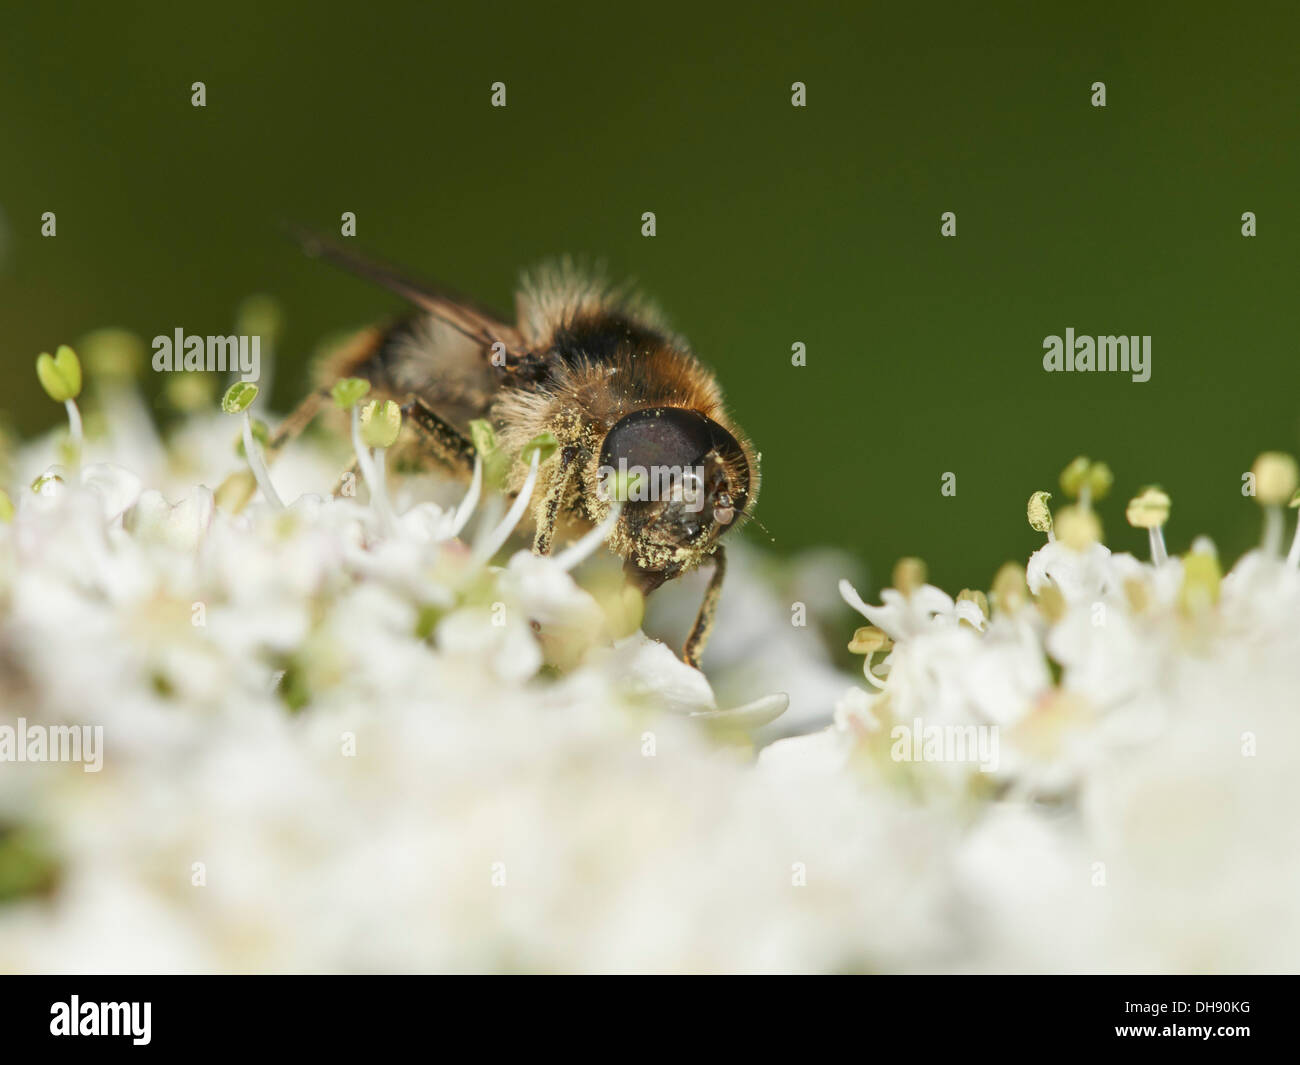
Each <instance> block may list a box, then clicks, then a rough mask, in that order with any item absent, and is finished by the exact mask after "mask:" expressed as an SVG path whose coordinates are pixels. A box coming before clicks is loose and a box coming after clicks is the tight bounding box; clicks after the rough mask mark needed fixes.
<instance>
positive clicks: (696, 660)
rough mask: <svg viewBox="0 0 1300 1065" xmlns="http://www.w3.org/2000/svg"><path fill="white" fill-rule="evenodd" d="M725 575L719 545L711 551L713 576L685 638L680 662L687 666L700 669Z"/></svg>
mask: <svg viewBox="0 0 1300 1065" xmlns="http://www.w3.org/2000/svg"><path fill="white" fill-rule="evenodd" d="M726 575H727V556H726V554H725V553H724V552H723V548H722V545H721V544H719V545H718V546H717V547H715V548H714V549H713V576H712V577H710V578H709V586H708V587H707V588H706V589H705V590H704V601H703V602H702V603H700V609H699V613H697V614H696V615H695V624H694V625H692V626H691V633H690V635H689V636H687V637H686V644H685V646H684V647H683V648H682V661H684V662H685V663H686V664H687V665H688V666H694V667H695V668H696V669H699V668H700V656H701V655H702V654H704V645H705V644H707V643H708V642H709V633H711V632H712V631H713V620H714V617H715V616H716V615H717V613H718V598H719V597H720V596H721V595H722V578H723V577H725V576H726Z"/></svg>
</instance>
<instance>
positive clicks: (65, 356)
mask: <svg viewBox="0 0 1300 1065" xmlns="http://www.w3.org/2000/svg"><path fill="white" fill-rule="evenodd" d="M36 376H37V377H39V378H40V381H41V387H42V388H44V389H45V392H46V394H47V395H48V396H49V397H50V399H52V400H54V402H56V403H66V402H67V401H68V400H70V399H76V398H77V397H78V396H79V395H81V362H80V360H79V359H78V358H77V353H76V352H75V351H73V350H72V349H71V348H70V347H68V345H67V344H60V345H59V347H58V350H57V351H56V352H55V353H54V355H52V356H51V355H50V354H49V353H48V352H42V353H41V354H40V355H39V356H38V357H37V359H36Z"/></svg>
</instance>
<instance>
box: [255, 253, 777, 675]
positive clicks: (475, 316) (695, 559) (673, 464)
mask: <svg viewBox="0 0 1300 1065" xmlns="http://www.w3.org/2000/svg"><path fill="white" fill-rule="evenodd" d="M299 239H300V241H301V242H302V244H303V246H304V248H305V250H306V251H307V252H308V254H310V255H313V256H318V257H321V258H324V259H326V260H327V261H330V262H333V263H335V264H336V265H339V266H342V267H343V268H345V269H347V270H349V271H351V272H353V273H356V274H359V275H361V276H363V277H365V278H368V279H370V280H372V281H375V282H377V283H379V284H382V285H383V286H385V287H387V288H388V289H390V290H392V291H393V292H395V293H397V294H398V295H400V296H402V297H403V298H404V299H406V300H407V301H408V302H409V303H411V304H412V305H413V306H414V308H415V311H414V313H412V314H410V315H409V316H407V317H405V318H402V319H400V320H398V321H396V322H395V323H392V324H389V325H385V326H382V327H376V328H373V329H369V330H366V331H365V332H364V333H362V334H361V335H360V336H358V337H357V338H355V339H354V340H353V341H352V342H350V343H349V344H348V345H347V346H346V348H345V349H344V350H343V351H341V352H340V353H339V354H338V355H337V356H335V357H334V358H332V359H331V360H329V362H328V365H327V366H326V367H325V374H324V376H325V378H326V380H324V381H323V382H322V384H323V385H324V386H325V387H324V388H322V389H321V390H320V391H318V392H316V393H314V394H313V395H311V396H309V397H308V398H307V399H306V400H305V401H304V403H303V404H302V405H301V406H300V407H299V408H298V410H296V411H295V412H294V413H293V414H291V415H290V416H289V418H288V419H286V421H285V423H284V424H283V425H282V426H281V427H280V429H279V431H278V432H277V433H276V434H275V436H274V437H273V439H272V441H271V450H272V452H274V451H275V450H276V449H278V448H279V447H280V446H282V445H283V443H284V442H285V441H287V440H288V439H291V438H292V437H293V436H295V435H296V434H297V433H298V432H300V431H301V429H302V428H303V427H304V426H305V425H306V424H307V423H308V422H309V421H310V420H311V418H312V417H314V415H315V413H316V412H317V410H318V409H319V408H320V407H321V406H322V405H323V403H324V401H325V399H326V398H327V397H328V395H329V392H328V388H329V386H330V385H331V384H332V383H333V382H334V381H336V380H338V379H341V378H343V377H361V378H364V379H365V380H367V381H369V382H370V384H371V387H372V389H373V390H374V393H375V394H376V395H378V396H379V397H380V398H388V399H393V400H395V401H397V402H398V403H399V404H400V405H401V407H402V410H403V412H404V414H405V415H406V418H405V421H406V422H407V424H409V425H411V426H412V427H413V428H414V430H415V432H416V433H417V434H418V436H419V447H420V449H421V450H422V451H425V452H427V453H428V454H429V456H430V457H432V458H433V459H434V460H435V461H436V462H437V463H438V464H440V465H441V466H443V467H445V468H446V469H448V470H449V471H451V472H452V473H454V474H456V475H458V476H460V477H462V478H465V479H468V477H469V476H470V474H471V473H472V471H473V467H474V457H475V447H474V444H473V442H472V439H471V431H470V423H471V422H473V421H474V420H476V419H486V420H487V421H488V422H489V423H490V424H491V426H492V427H493V429H494V431H495V433H496V437H497V440H498V442H499V445H500V447H501V449H502V451H503V452H504V453H505V454H506V456H507V457H509V458H510V459H511V460H512V462H511V470H512V471H513V473H512V480H511V481H508V482H507V488H508V489H509V490H511V491H513V492H516V493H517V492H518V490H519V488H520V486H521V484H522V482H523V480H524V476H525V472H526V471H525V466H526V464H525V463H523V462H521V461H514V460H517V459H518V458H519V456H520V455H521V453H522V451H523V449H524V447H525V445H526V444H528V443H529V442H530V441H532V440H534V439H536V438H537V437H538V436H539V435H540V434H542V433H545V432H550V433H552V434H553V435H554V437H555V440H556V441H557V442H558V447H557V448H556V449H555V451H554V453H553V454H551V455H550V456H549V457H548V458H547V460H546V461H545V462H544V463H543V464H542V466H541V467H540V468H539V470H538V476H537V482H536V489H535V492H534V496H533V502H532V506H531V509H532V518H533V524H534V527H535V533H534V538H533V550H534V551H535V552H536V553H538V554H548V553H549V552H550V550H551V545H552V542H553V540H554V538H555V534H556V531H557V528H560V529H563V530H564V531H565V532H566V533H568V532H572V533H577V532H580V531H583V530H586V529H590V528H592V527H594V526H595V525H597V524H599V523H600V522H602V521H603V520H604V519H605V518H606V517H607V516H608V515H609V508H610V505H611V499H610V492H609V491H608V484H609V482H608V480H607V478H608V477H609V474H610V473H611V471H615V470H635V471H636V472H637V475H638V476H641V475H642V473H643V471H644V472H646V473H648V474H649V477H650V485H651V486H653V485H654V484H655V483H658V484H659V486H660V487H662V486H664V485H665V484H668V485H670V487H669V490H668V491H661V492H650V493H649V494H650V495H651V498H637V497H633V498H632V500H631V501H628V502H625V503H624V506H623V508H622V510H621V512H620V514H619V516H618V519H617V521H616V523H615V524H614V526H613V529H612V531H611V533H610V535H609V538H608V544H609V546H610V548H611V549H612V550H613V551H614V552H615V553H616V554H617V555H618V556H619V557H621V558H622V559H623V560H624V567H623V568H624V573H625V574H626V576H627V578H628V579H629V580H630V581H631V582H632V583H633V584H634V585H635V586H636V587H637V588H638V589H639V590H640V591H641V593H642V594H643V595H648V594H649V593H650V592H652V591H654V590H655V589H656V588H658V587H660V586H661V585H662V584H664V583H665V582H666V581H670V580H672V579H673V578H674V577H677V576H679V575H680V574H682V573H686V572H688V571H690V570H693V569H695V568H696V567H698V566H700V565H701V564H703V563H705V562H706V561H707V562H710V563H711V564H712V567H713V572H712V575H711V579H710V581H709V584H708V587H707V590H706V591H705V594H704V600H703V602H702V603H701V605H700V608H699V611H698V613H697V615H696V618H695V622H694V624H693V625H692V627H691V631H690V634H689V635H688V636H687V638H686V642H685V644H684V646H683V649H682V658H683V659H684V660H685V661H686V663H687V664H689V665H692V666H695V667H697V668H698V666H699V663H700V655H701V653H702V652H703V650H704V646H705V644H706V642H707V641H708V638H709V633H710V630H711V629H712V627H713V620H714V615H715V612H716V609H717V603H718V597H719V594H720V592H721V588H722V581H723V577H724V574H725V570H726V561H725V555H724V553H723V546H722V544H721V542H720V538H721V537H722V536H723V534H725V533H726V532H727V531H728V530H729V529H732V528H734V527H735V526H736V525H737V524H739V523H740V522H741V520H743V519H745V518H748V517H749V516H750V514H751V513H752V511H753V508H754V504H755V501H756V500H757V498H758V487H759V470H758V456H757V454H756V452H755V451H754V448H753V445H752V444H751V443H750V442H749V441H748V440H747V439H746V437H745V435H744V434H743V433H742V432H741V431H740V429H739V428H738V427H737V426H736V425H735V423H734V422H733V421H732V420H731V418H730V417H729V416H728V414H727V411H726V409H725V407H724V405H723V399H722V392H721V390H720V389H719V387H718V383H717V381H716V380H715V379H714V377H713V375H712V374H711V373H710V372H709V371H708V370H707V369H705V367H704V366H703V365H701V363H700V362H699V361H698V360H697V359H696V358H695V356H694V355H693V354H691V351H690V349H689V347H688V346H687V344H686V342H685V341H684V340H683V339H682V338H681V337H679V336H677V335H675V334H674V333H673V332H671V331H670V329H669V328H668V326H667V325H666V323H665V322H664V320H663V319H662V317H661V316H660V315H659V313H658V312H657V311H656V310H655V309H654V308H652V307H651V306H650V305H649V304H647V303H646V302H644V301H643V300H642V299H640V298H639V297H637V296H636V295H634V294H632V293H631V292H630V291H629V290H628V289H626V288H625V287H618V286H613V285H610V284H609V283H607V282H606V281H604V280H603V279H601V278H600V277H599V276H597V275H594V274H591V273H588V272H585V271H583V270H580V269H578V268H577V267H575V266H574V265H573V264H572V263H570V262H568V261H564V262H560V263H556V264H552V265H549V266H546V267H543V268H542V269H540V270H538V271H536V272H535V273H532V274H526V275H525V276H524V278H523V280H522V282H521V284H520V286H519V289H518V292H517V294H516V308H515V322H514V324H510V323H508V322H506V321H505V320H504V319H503V318H502V317H501V316H500V315H497V314H493V313H491V312H490V311H487V310H484V309H482V308H480V307H478V306H477V305H475V304H474V303H472V302H470V301H468V300H465V299H462V298H460V297H458V296H455V295H452V294H451V293H450V292H448V291H447V290H445V289H443V288H441V287H438V286H430V285H427V284H424V283H422V282H416V281H413V280H410V279H408V278H407V277H406V276H404V275H403V274H401V273H399V272H398V271H395V270H393V269H391V268H389V267H386V266H382V265H379V264H377V263H373V262H370V261H368V260H365V259H362V258H360V257H358V256H355V255H353V254H352V253H350V252H345V251H343V250H342V249H340V248H338V247H336V246H334V245H332V244H329V243H327V242H325V241H322V240H320V239H319V238H316V237H314V236H310V235H308V236H303V235H301V234H300V235H299ZM654 471H659V473H658V475H657V476H658V481H657V482H656V481H655V476H656V475H655V473H654ZM663 471H668V473H669V476H668V477H667V478H665V477H664V475H663Z"/></svg>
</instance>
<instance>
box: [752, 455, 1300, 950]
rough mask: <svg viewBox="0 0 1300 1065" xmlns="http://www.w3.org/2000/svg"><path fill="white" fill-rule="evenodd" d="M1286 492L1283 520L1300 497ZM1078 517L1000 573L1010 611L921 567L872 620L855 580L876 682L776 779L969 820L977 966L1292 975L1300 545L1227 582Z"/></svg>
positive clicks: (1246, 567)
mask: <svg viewBox="0 0 1300 1065" xmlns="http://www.w3.org/2000/svg"><path fill="white" fill-rule="evenodd" d="M1266 458H1267V456H1266ZM1288 461H1289V460H1288ZM1290 468H1291V469H1292V470H1294V464H1293V463H1292V464H1291V466H1290ZM1285 480H1286V484H1285V486H1284V491H1281V492H1277V493H1274V495H1275V496H1276V497H1277V498H1274V499H1262V500H1261V501H1262V502H1264V503H1265V504H1266V506H1270V507H1274V508H1276V507H1279V506H1280V502H1279V500H1281V499H1285V498H1287V497H1289V496H1290V495H1291V494H1292V493H1293V492H1294V491H1295V478H1294V475H1293V474H1292V475H1291V476H1290V477H1289V479H1285ZM1140 498H1141V497H1140ZM1136 502H1138V501H1135V503H1136ZM1032 506H1033V501H1031V518H1032V515H1033V509H1032ZM1163 506H1164V510H1163V512H1162V516H1161V518H1160V523H1163V519H1164V516H1167V512H1168V499H1167V497H1164V503H1163ZM1070 511H1072V512H1073V513H1071V512H1070ZM1070 511H1065V512H1062V519H1063V520H1062V523H1061V527H1062V533H1063V538H1062V539H1061V540H1058V539H1056V538H1055V536H1054V535H1052V533H1051V531H1050V530H1049V537H1050V540H1049V542H1048V543H1047V544H1046V545H1045V546H1043V547H1042V548H1041V549H1040V550H1038V551H1037V552H1036V553H1035V554H1034V555H1033V556H1032V557H1031V559H1030V560H1029V563H1028V566H1027V567H1026V568H1024V569H1021V568H1020V567H1017V566H1014V565H1010V564H1009V565H1008V566H1006V567H1004V569H1003V571H1002V572H1001V573H1000V574H999V575H998V579H997V581H996V582H995V585H994V588H993V609H992V616H991V617H990V616H989V610H988V601H987V598H986V597H985V596H984V595H983V594H982V593H974V594H972V593H963V595H962V597H961V598H960V599H958V600H957V601H954V600H953V599H952V598H950V597H949V596H948V595H946V594H945V593H944V592H942V591H941V590H940V589H938V588H935V587H933V586H931V585H928V584H925V583H924V582H923V576H922V575H921V574H920V573H919V572H918V569H917V568H916V567H915V566H913V567H911V568H910V569H909V567H908V566H907V565H900V567H899V570H898V571H896V575H895V576H896V580H895V583H896V584H898V585H900V586H901V588H902V590H899V589H887V590H886V591H885V592H884V603H883V605H881V606H877V607H872V606H869V605H867V604H865V603H863V602H862V600H861V598H860V597H859V596H858V595H857V593H856V592H855V591H854V590H853V589H852V587H850V586H849V585H848V584H847V583H844V584H842V586H841V591H842V594H843V595H844V598H845V600H846V601H847V602H848V603H849V604H850V605H851V606H853V607H854V608H855V609H857V610H859V611H860V612H861V613H862V614H863V615H864V616H865V617H866V618H867V620H868V621H870V622H871V623H872V625H871V626H869V627H867V628H864V629H862V630H859V634H858V636H856V637H855V641H854V645H851V647H852V649H855V650H859V651H862V652H863V653H865V654H867V658H866V662H865V665H864V672H865V674H866V677H867V680H868V681H869V684H870V688H869V690H864V689H856V690H854V691H853V692H851V693H850V694H849V695H847V696H846V697H845V698H844V699H842V700H841V701H840V703H839V705H838V707H837V710H836V714H835V721H834V724H833V725H832V726H831V727H830V728H829V729H827V730H826V731H824V732H821V733H816V734H813V735H811V736H805V737H799V738H795V739H789V740H783V741H781V742H778V743H776V744H773V745H772V746H770V747H768V748H766V749H765V750H764V751H763V752H762V755H761V757H760V767H763V768H767V769H779V770H781V771H783V772H784V773H786V774H788V775H789V776H790V777H791V778H793V779H804V780H806V779H810V778H811V779H818V778H821V777H824V776H827V775H830V776H842V775H849V776H853V777H855V778H857V779H858V780H860V781H862V780H870V781H872V782H873V783H872V784H871V785H870V787H871V788H872V789H873V790H877V789H884V790H887V791H891V792H901V793H905V794H910V795H912V796H914V798H915V800H916V801H917V802H918V803H921V804H922V805H924V806H926V807H927V808H928V809H931V810H934V809H938V808H947V809H948V810H949V811H950V812H951V816H952V817H953V818H955V819H956V820H958V821H960V822H961V823H963V825H964V826H965V827H964V829H963V838H962V842H961V844H960V846H959V847H957V848H956V849H955V850H954V852H953V853H952V856H951V857H952V859H953V865H952V868H951V873H952V876H953V878H954V879H953V881H952V882H951V883H950V886H951V887H952V888H953V890H954V892H955V893H956V894H957V895H958V896H959V897H960V898H961V899H962V900H963V904H964V905H965V906H966V907H967V909H966V910H965V911H964V913H965V916H966V920H967V922H968V925H967V927H968V929H969V930H970V931H971V932H972V933H973V939H972V942H971V944H970V953H969V954H968V955H967V956H966V957H965V958H962V959H959V960H957V961H956V962H955V964H956V965H957V966H958V967H959V968H962V969H978V970H981V971H988V970H1021V971H1023V970H1029V971H1054V970H1062V971H1074V972H1079V971H1086V972H1101V971H1120V972H1135V971H1138V972H1152V971H1154V972H1166V971H1187V972H1207V971H1208V972H1225V971H1226V972H1240V971H1266V972H1272V971H1295V970H1296V969H1297V968H1300V905H1297V900H1298V899H1300V820H1298V819H1297V818H1296V816H1295V811H1296V810H1297V809H1300V774H1297V772H1296V765H1297V760H1298V759H1300V714H1298V713H1297V711H1300V572H1298V571H1297V566H1296V552H1293V554H1292V557H1291V558H1290V559H1287V560H1284V559H1283V558H1282V557H1281V554H1280V552H1279V551H1278V550H1277V549H1276V547H1277V545H1276V537H1270V535H1269V534H1268V533H1267V532H1266V546H1265V548H1264V549H1261V550H1257V551H1252V552H1250V553H1248V554H1246V555H1245V556H1243V557H1242V558H1241V559H1240V560H1239V561H1238V563H1237V565H1236V566H1235V567H1234V568H1233V570H1232V572H1231V573H1229V574H1228V575H1227V576H1226V577H1222V578H1220V572H1219V564H1218V560H1217V558H1216V557H1215V553H1214V548H1213V546H1212V545H1211V544H1209V543H1208V541H1204V540H1202V541H1198V543H1197V544H1196V545H1195V546H1194V548H1193V550H1192V552H1191V553H1189V554H1188V555H1187V556H1185V557H1183V558H1177V557H1175V558H1169V557H1167V556H1165V554H1164V550H1163V546H1164V545H1163V540H1162V539H1160V541H1159V544H1158V547H1156V539H1157V537H1156V536H1155V535H1153V547H1155V548H1156V549H1155V550H1153V561H1152V562H1140V561H1139V560H1138V559H1136V558H1135V557H1133V556H1132V555H1128V554H1112V553H1111V552H1110V551H1109V550H1107V548H1106V547H1105V546H1104V545H1102V544H1101V543H1100V542H1097V541H1096V540H1094V539H1092V536H1093V535H1095V534H1096V533H1097V532H1099V526H1097V525H1096V523H1095V519H1093V518H1091V516H1090V512H1089V511H1088V503H1087V497H1086V493H1085V494H1084V500H1083V503H1082V507H1081V508H1080V507H1074V508H1070ZM1129 513H1130V520H1134V515H1135V513H1137V512H1136V511H1135V510H1134V505H1133V504H1130V511H1129ZM1276 513H1277V512H1276V511H1275V514H1276ZM1067 520H1068V521H1070V522H1082V527H1083V535H1082V536H1080V535H1079V526H1078V525H1072V527H1070V528H1069V530H1068V533H1069V535H1065V534H1066V532H1067V530H1066V521H1067ZM1047 524H1048V525H1050V517H1049V518H1047ZM1134 524H1140V525H1143V527H1146V525H1145V524H1144V523H1143V522H1141V521H1140V520H1134ZM1150 525H1151V527H1152V528H1153V534H1154V533H1158V531H1159V530H1158V523H1155V522H1152V523H1150ZM1273 525H1274V522H1273V520H1272V519H1270V520H1269V521H1268V522H1267V524H1266V529H1267V528H1272V527H1273ZM1036 527H1040V528H1041V527H1043V526H1036ZM1270 539H1272V540H1273V541H1274V542H1273V543H1272V544H1271V545H1270V543H1269V541H1270ZM880 651H887V652H888V653H887V655H886V657H885V658H884V660H883V662H882V663H881V665H880V666H879V667H876V666H874V665H873V662H874V659H875V655H876V653H878V652H880ZM882 674H883V676H882ZM986 735H987V736H988V737H989V738H990V739H991V740H992V743H991V745H990V746H991V747H992V751H993V754H994V757H993V759H992V764H989V762H988V761H987V760H985V761H981V759H982V758H985V756H986V755H987V753H988V752H987V750H985V749H984V748H983V746H982V745H979V744H977V742H976V741H977V740H983V739H984V738H985V736H986ZM953 736H956V737H957V738H958V739H959V740H965V741H966V749H965V750H964V751H963V749H962V747H961V746H960V745H958V747H957V748H956V752H957V757H955V758H954V757H953V752H954V749H953V748H952V747H950V746H945V743H944V740H945V739H947V738H951V737H953ZM977 748H978V749H977Z"/></svg>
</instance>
